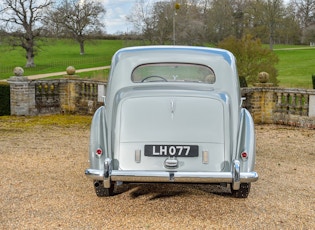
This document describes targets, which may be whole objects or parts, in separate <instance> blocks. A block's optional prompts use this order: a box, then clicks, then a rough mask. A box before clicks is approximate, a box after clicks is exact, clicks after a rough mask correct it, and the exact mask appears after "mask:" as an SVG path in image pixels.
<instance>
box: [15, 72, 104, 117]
mask: <svg viewBox="0 0 315 230" xmlns="http://www.w3.org/2000/svg"><path fill="white" fill-rule="evenodd" d="M9 83H10V97H11V115H17V116H20V115H25V116H27V115H31V116H33V115H39V114H60V113H61V114H68V113H69V114H93V113H94V112H95V110H96V109H97V108H98V107H100V106H101V105H102V104H103V98H102V96H104V95H105V92H106V83H105V82H101V81H92V80H82V79H79V78H73V77H71V78H62V79H57V80H34V81H33V80H28V79H27V78H26V77H22V76H18V77H17V76H15V77H11V78H10V80H9Z"/></svg>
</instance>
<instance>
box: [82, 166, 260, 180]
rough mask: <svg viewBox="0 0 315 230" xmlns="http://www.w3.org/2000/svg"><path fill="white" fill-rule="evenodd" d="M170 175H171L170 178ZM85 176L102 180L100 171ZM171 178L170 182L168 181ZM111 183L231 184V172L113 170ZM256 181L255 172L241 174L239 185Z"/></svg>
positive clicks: (88, 172) (88, 171) (102, 173)
mask: <svg viewBox="0 0 315 230" xmlns="http://www.w3.org/2000/svg"><path fill="white" fill-rule="evenodd" d="M170 174H172V175H171V176H170ZM85 175H86V176H87V177H89V178H91V179H93V180H104V172H103V171H102V170H96V169H87V170H86V171H85ZM170 178H172V180H170ZM110 179H111V181H123V182H148V183H149V182H175V183H176V182H177V183H233V175H232V172H167V171H146V170H143V171H134V170H113V171H112V172H111V175H110ZM257 180H258V174H257V173H256V172H241V173H240V183H250V182H255V181H257Z"/></svg>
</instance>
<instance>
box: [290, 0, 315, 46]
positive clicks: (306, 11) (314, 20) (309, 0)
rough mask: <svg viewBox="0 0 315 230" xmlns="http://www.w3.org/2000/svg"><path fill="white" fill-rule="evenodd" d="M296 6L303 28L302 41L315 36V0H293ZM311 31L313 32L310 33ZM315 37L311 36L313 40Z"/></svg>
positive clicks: (292, 2)
mask: <svg viewBox="0 0 315 230" xmlns="http://www.w3.org/2000/svg"><path fill="white" fill-rule="evenodd" d="M291 4H292V5H294V6H295V9H296V15H297V18H298V20H299V22H300V27H301V29H302V39H301V41H302V43H304V42H306V41H307V40H308V39H307V37H308V36H309V35H311V37H313V36H314V27H315V0H291ZM310 32H311V34H310ZM313 39H314V38H311V40H313Z"/></svg>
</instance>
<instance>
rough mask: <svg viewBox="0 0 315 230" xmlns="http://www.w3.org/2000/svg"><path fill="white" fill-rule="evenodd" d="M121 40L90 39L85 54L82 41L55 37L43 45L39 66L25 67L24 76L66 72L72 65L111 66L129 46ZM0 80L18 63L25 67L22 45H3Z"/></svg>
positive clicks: (6, 76) (36, 58) (87, 66)
mask: <svg viewBox="0 0 315 230" xmlns="http://www.w3.org/2000/svg"><path fill="white" fill-rule="evenodd" d="M125 44H126V43H125V42H123V41H121V40H93V41H88V42H86V45H85V55H80V48H79V45H78V43H76V42H74V41H72V40H53V39H49V40H48V41H47V42H45V43H43V44H41V46H40V50H39V52H38V55H36V56H35V64H36V67H35V68H24V71H25V72H24V75H25V76H30V75H35V74H42V73H53V72H60V71H65V70H66V68H67V67H68V66H70V65H72V66H74V67H75V68H76V69H83V68H91V67H99V66H106V65H110V62H111V58H112V55H113V54H114V53H115V52H116V51H117V50H118V49H120V48H122V47H124V46H125ZM0 53H1V54H2V55H1V56H0V79H7V78H9V77H10V76H12V75H13V69H14V67H16V66H21V67H24V66H25V63H26V59H25V51H24V50H23V49H22V48H15V49H14V50H12V48H11V47H8V46H3V45H1V44H0Z"/></svg>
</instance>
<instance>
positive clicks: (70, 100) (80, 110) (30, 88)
mask: <svg viewBox="0 0 315 230" xmlns="http://www.w3.org/2000/svg"><path fill="white" fill-rule="evenodd" d="M9 83H10V97H11V114H12V115H39V114H59V113H61V114H63V113H65V114H67V113H71V114H93V113H94V112H95V110H96V109H97V108H98V107H99V106H101V105H102V104H103V96H105V93H106V83H105V82H101V81H94V80H82V79H80V78H74V77H70V78H62V79H57V80H28V79H27V78H26V77H23V76H14V77H11V78H10V80H9ZM241 94H242V97H243V107H245V108H247V109H248V110H249V111H250V113H251V114H252V116H253V119H254V122H255V123H256V124H283V125H291V126H297V127H308V128H312V129H315V90H306V89H291V88H276V87H272V85H270V84H268V83H266V84H263V83H260V84H256V85H255V87H250V88H242V89H241Z"/></svg>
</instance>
